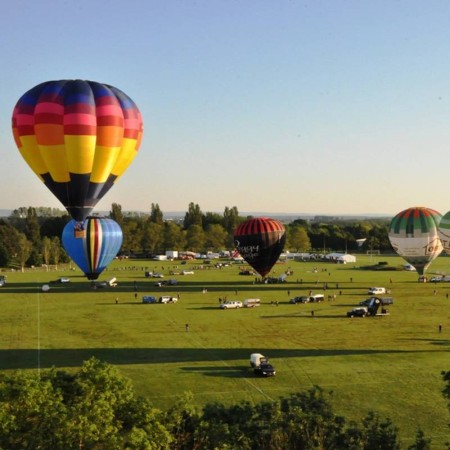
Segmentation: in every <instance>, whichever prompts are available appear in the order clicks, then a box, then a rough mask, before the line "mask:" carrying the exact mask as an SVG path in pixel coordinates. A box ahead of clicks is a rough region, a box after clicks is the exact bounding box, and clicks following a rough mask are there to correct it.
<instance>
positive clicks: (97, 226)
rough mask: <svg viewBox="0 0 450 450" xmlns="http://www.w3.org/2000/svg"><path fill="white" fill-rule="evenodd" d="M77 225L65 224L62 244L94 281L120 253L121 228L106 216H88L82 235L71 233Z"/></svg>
mask: <svg viewBox="0 0 450 450" xmlns="http://www.w3.org/2000/svg"><path fill="white" fill-rule="evenodd" d="M76 225H77V222H75V221H74V220H72V221H70V222H69V223H68V224H67V225H66V226H65V227H64V230H63V233H62V243H63V246H64V248H65V250H66V252H67V254H68V255H69V256H70V257H71V258H72V259H73V260H74V261H75V263H76V264H77V266H78V267H79V268H80V269H81V270H82V271H83V272H84V274H85V275H86V276H87V278H88V279H89V280H96V279H97V278H98V276H99V275H100V274H101V273H102V272H103V270H105V268H106V266H107V265H108V264H109V263H110V262H111V261H112V260H113V259H114V258H115V256H116V255H117V253H118V252H119V250H120V247H121V246H122V230H121V228H120V226H119V224H118V223H117V222H115V221H114V220H112V219H108V218H106V217H87V218H86V220H85V221H84V222H83V223H82V226H83V229H84V233H82V234H81V235H78V234H77V233H76V232H74V229H76ZM78 236H81V237H78Z"/></svg>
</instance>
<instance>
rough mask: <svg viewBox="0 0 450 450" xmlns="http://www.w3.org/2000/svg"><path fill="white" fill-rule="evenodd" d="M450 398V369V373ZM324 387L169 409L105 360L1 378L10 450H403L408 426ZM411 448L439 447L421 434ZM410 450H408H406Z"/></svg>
mask: <svg viewBox="0 0 450 450" xmlns="http://www.w3.org/2000/svg"><path fill="white" fill-rule="evenodd" d="M442 377H443V380H444V382H445V383H446V384H445V389H444V390H443V394H444V396H445V398H447V399H449V400H450V371H449V372H445V373H444V372H443V373H442ZM331 396H332V394H331V393H329V392H325V391H324V390H322V389H321V388H319V387H314V388H312V389H310V390H309V391H307V392H299V393H295V394H292V395H290V396H289V397H286V398H280V399H278V400H271V401H266V402H263V403H258V404H254V405H253V404H250V403H249V402H241V403H238V404H232V405H230V406H226V405H224V404H222V403H217V402H215V403H210V404H206V405H205V406H204V407H203V408H201V409H200V408H198V407H195V406H194V405H193V398H192V395H191V394H189V393H186V395H185V397H184V398H182V399H180V400H179V401H178V403H176V404H175V405H173V406H172V407H170V408H168V409H167V410H166V411H161V410H159V409H157V408H155V407H153V406H152V405H151V404H150V402H149V401H147V400H146V399H144V398H142V397H139V396H137V395H136V393H135V391H134V388H133V386H132V384H131V381H130V380H129V379H127V378H125V377H123V376H122V375H121V374H120V372H119V371H118V370H117V369H116V368H115V367H113V366H111V365H109V364H107V363H105V362H101V361H99V360H97V359H95V358H91V359H90V360H88V361H85V362H84V363H83V365H82V367H81V368H80V369H79V370H78V371H77V372H70V373H69V372H66V371H61V370H57V369H55V368H53V369H48V370H45V371H41V372H40V373H37V372H30V371H17V372H15V373H3V374H1V375H0V449H5V450H22V449H23V450H25V449H42V450H50V449H51V450H72V449H73V450H75V449H83V450H89V449H92V450H103V449H104V450H116V449H117V450H119V449H128V450H144V449H146V450H151V449H154V450H156V449H168V450H169V449H170V450H196V449H198V450H209V449H211V450H231V449H233V450H286V449H292V450H316V449H323V450H327V449H329V450H340V449H345V450H399V449H400V448H401V446H400V440H399V436H398V432H399V430H398V428H397V427H396V426H395V424H394V423H393V422H392V421H391V420H390V419H389V418H383V417H380V415H379V414H378V413H376V412H369V413H368V414H367V415H366V416H365V417H364V418H363V419H362V420H361V421H359V422H356V421H348V420H346V419H345V417H342V416H339V415H337V414H335V412H334V411H333V407H332V406H331V402H330V399H331ZM411 438H412V439H411V440H414V441H413V443H412V444H411V445H410V446H408V447H407V448H408V450H430V449H431V448H432V440H431V439H430V438H427V437H426V436H425V434H424V433H423V432H422V431H421V430H420V429H418V430H417V432H416V435H415V437H414V436H411ZM403 448H405V447H403Z"/></svg>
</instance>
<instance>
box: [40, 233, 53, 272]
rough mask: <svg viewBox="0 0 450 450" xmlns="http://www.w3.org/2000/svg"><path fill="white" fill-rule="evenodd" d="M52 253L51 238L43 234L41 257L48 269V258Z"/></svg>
mask: <svg viewBox="0 0 450 450" xmlns="http://www.w3.org/2000/svg"><path fill="white" fill-rule="evenodd" d="M51 255H52V240H51V239H50V238H48V237H47V236H45V237H44V238H43V239H42V257H43V258H44V264H45V266H46V268H47V270H48V266H49V265H50V258H51Z"/></svg>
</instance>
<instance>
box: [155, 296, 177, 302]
mask: <svg viewBox="0 0 450 450" xmlns="http://www.w3.org/2000/svg"><path fill="white" fill-rule="evenodd" d="M177 301H178V298H177V297H170V296H168V295H163V296H162V297H159V303H164V304H166V303H176V302H177Z"/></svg>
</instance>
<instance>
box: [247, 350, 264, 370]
mask: <svg viewBox="0 0 450 450" xmlns="http://www.w3.org/2000/svg"><path fill="white" fill-rule="evenodd" d="M266 360H267V358H266V357H265V356H264V355H262V354H261V353H252V354H251V355H250V367H259V365H260V364H261V362H262V361H266Z"/></svg>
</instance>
